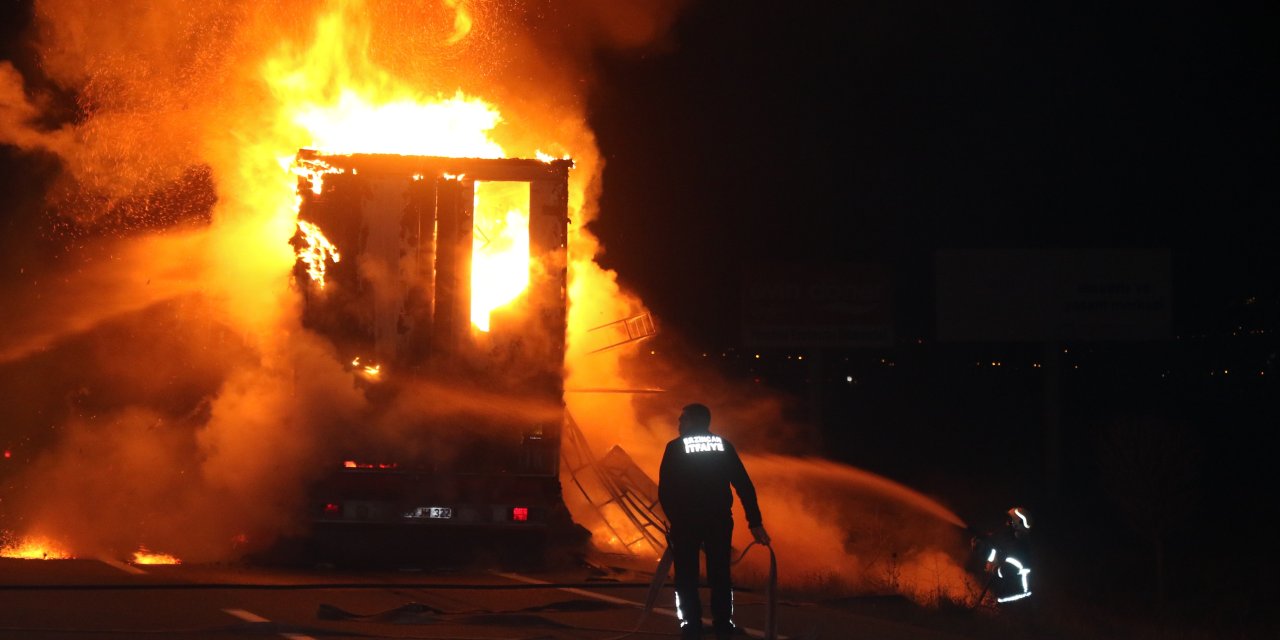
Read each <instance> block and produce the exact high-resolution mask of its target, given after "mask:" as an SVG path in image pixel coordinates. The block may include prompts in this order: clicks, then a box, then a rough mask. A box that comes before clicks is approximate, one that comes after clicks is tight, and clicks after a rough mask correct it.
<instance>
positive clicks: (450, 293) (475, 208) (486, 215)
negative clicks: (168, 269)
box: [293, 150, 572, 533]
mask: <svg viewBox="0 0 1280 640" xmlns="http://www.w3.org/2000/svg"><path fill="white" fill-rule="evenodd" d="M571 167H572V162H571V161H569V160H552V161H541V160H524V159H475V158H443V157H425V156H399V155H361V154H357V155H326V154H322V153H318V152H314V151H306V150H304V151H302V152H300V153H299V155H298V157H297V159H296V161H295V173H297V174H298V176H299V181H298V197H299V222H298V233H297V234H296V235H295V236H294V239H293V244H294V246H295V249H296V250H297V254H298V262H297V264H296V266H295V280H296V283H297V285H298V287H299V288H300V289H301V292H302V298H303V310H302V318H303V325H304V326H305V327H307V328H308V329H310V330H312V331H314V332H316V333H318V334H320V335H321V336H323V337H325V338H326V339H327V340H328V341H329V342H331V343H332V346H333V348H334V349H335V350H336V352H337V354H338V357H339V358H342V359H343V361H344V362H348V363H350V370H351V374H352V376H353V384H356V385H358V386H360V387H361V388H363V390H364V393H365V396H366V397H367V399H368V400H369V402H368V409H367V411H366V415H365V416H364V419H365V421H366V422H365V423H363V424H351V425H350V429H349V430H348V431H349V439H348V441H344V442H343V443H341V450H342V451H344V452H345V454H344V457H343V459H335V460H333V461H332V467H331V468H332V473H330V474H329V475H327V476H325V477H324V478H322V479H321V480H320V481H319V482H318V483H317V485H316V488H315V491H314V493H313V496H314V498H313V501H312V503H311V509H312V510H313V511H312V514H313V516H314V519H315V523H316V530H317V532H321V533H323V532H324V531H334V530H344V531H345V530H352V531H353V530H358V529H369V528H382V529H388V528H389V529H396V530H408V531H422V530H423V528H424V527H425V528H427V529H431V530H442V529H446V530H449V529H451V530H459V529H466V530H474V529H477V528H484V529H510V528H525V529H539V528H541V529H545V527H546V525H547V524H548V523H549V522H550V521H552V520H553V519H554V518H556V517H558V516H559V515H560V514H563V513H564V511H563V503H562V500H561V497H560V485H559V478H558V472H559V460H560V440H561V427H562V425H563V421H564V403H563V391H564V389H563V363H564V348H565V328H566V310H567V309H566V286H567V262H566V257H567V256H566V235H567V231H568V174H569V169H570V168H571ZM565 518H567V516H565Z"/></svg>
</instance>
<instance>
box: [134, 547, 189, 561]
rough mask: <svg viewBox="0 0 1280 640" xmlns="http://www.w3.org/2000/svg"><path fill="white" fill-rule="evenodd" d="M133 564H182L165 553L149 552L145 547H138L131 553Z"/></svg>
mask: <svg viewBox="0 0 1280 640" xmlns="http://www.w3.org/2000/svg"><path fill="white" fill-rule="evenodd" d="M132 562H133V564H182V561H181V560H179V559H178V558H176V557H174V556H171V555H169V554H167V553H158V552H155V551H150V550H148V549H147V548H146V547H138V550H137V551H134V552H133V561H132Z"/></svg>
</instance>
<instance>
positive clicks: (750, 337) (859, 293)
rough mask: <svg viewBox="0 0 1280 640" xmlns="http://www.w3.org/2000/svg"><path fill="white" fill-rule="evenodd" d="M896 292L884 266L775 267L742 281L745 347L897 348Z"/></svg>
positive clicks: (752, 273)
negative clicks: (893, 346) (895, 331)
mask: <svg viewBox="0 0 1280 640" xmlns="http://www.w3.org/2000/svg"><path fill="white" fill-rule="evenodd" d="M891 303H892V288H891V287H890V284H889V276H888V272H887V270H885V269H884V268H883V267H881V266H880V265H854V264H775V265H768V266H761V267H757V268H754V269H752V270H750V271H748V272H747V273H746V276H745V278H744V282H743V315H742V331H743V344H744V345H746V346H747V347H759V348H821V347H887V346H892V345H893V322H892V304H891Z"/></svg>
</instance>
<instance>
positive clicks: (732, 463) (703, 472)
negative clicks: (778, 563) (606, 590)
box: [658, 404, 769, 640]
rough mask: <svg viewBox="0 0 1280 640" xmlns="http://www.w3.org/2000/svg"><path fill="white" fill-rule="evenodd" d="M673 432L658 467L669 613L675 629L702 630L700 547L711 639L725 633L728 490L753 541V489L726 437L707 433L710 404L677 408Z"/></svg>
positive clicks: (757, 522)
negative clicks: (672, 577) (671, 590)
mask: <svg viewBox="0 0 1280 640" xmlns="http://www.w3.org/2000/svg"><path fill="white" fill-rule="evenodd" d="M679 427H680V437H678V438H676V439H675V440H672V441H671V442H669V443H667V449H666V451H665V452H664V453H663V455H662V467H661V469H660V471H659V474H658V499H659V501H660V502H661V503H662V509H663V511H665V512H666V514H667V518H668V519H669V520H670V521H671V532H670V537H669V540H668V542H669V544H670V546H671V551H672V555H673V559H674V561H675V567H676V613H677V615H678V616H679V618H680V632H681V636H682V637H683V638H685V639H686V640H688V639H690V638H700V637H701V636H702V602H701V601H700V600H699V597H698V550H699V548H705V550H706V554H707V582H708V584H709V585H710V587H711V615H712V619H713V620H714V628H715V632H716V638H717V639H724V638H728V637H729V636H731V635H732V634H733V631H734V626H733V620H732V617H733V588H732V587H731V586H730V583H729V552H730V546H729V545H730V537H731V536H732V534H733V513H732V507H733V494H731V493H730V492H729V485H733V488H734V489H736V490H737V492H738V499H739V500H741V501H742V508H743V510H745V511H746V514H747V525H748V526H749V527H750V528H751V535H752V536H753V537H754V538H755V540H756V542H759V543H760V544H763V545H768V544H769V534H768V533H766V532H765V530H764V526H763V524H761V519H760V506H759V505H758V504H757V503H756V490H755V487H754V486H753V485H752V484H751V478H750V477H748V476H747V470H746V468H745V467H743V466H742V460H741V459H740V458H739V457H738V452H737V450H735V449H734V448H733V445H732V444H730V443H729V441H728V440H725V439H724V438H722V437H720V436H718V435H712V433H711V431H710V428H711V410H710V409H708V408H707V407H706V406H704V405H701V404H691V405H688V406H686V407H685V408H684V410H683V411H682V412H681V413H680V424H679Z"/></svg>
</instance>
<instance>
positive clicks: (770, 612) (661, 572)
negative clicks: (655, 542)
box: [605, 542, 778, 640]
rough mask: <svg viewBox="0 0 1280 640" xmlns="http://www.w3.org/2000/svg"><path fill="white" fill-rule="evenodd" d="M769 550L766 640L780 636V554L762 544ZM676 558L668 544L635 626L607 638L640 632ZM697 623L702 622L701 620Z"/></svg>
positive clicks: (749, 547) (745, 553)
mask: <svg viewBox="0 0 1280 640" xmlns="http://www.w3.org/2000/svg"><path fill="white" fill-rule="evenodd" d="M757 544H759V543H757V542H752V543H751V544H749V545H747V548H746V549H743V550H742V553H741V554H739V555H738V558H737V559H736V560H734V561H733V562H732V563H731V564H733V565H737V564H738V563H739V562H742V559H743V558H745V557H747V552H749V551H751V548H752V547H754V546H756V545H757ZM760 546H762V547H764V548H765V549H768V550H769V582H768V583H767V584H766V585H765V609H764V640H777V638H778V616H777V612H778V555H777V554H776V553H774V551H773V546H771V545H760ZM673 562H674V558H673V557H672V555H671V545H667V549H666V551H664V552H663V553H662V558H661V559H660V560H658V568H657V570H655V571H654V573H653V580H651V581H650V582H649V592H648V594H646V595H645V599H644V607H643V608H642V609H641V611H640V618H639V619H637V620H636V625H635V627H634V628H633V629H632V630H631V631H628V632H627V633H624V634H622V635H620V636H613V637H611V638H606V639H605V640H622V639H623V638H629V637H631V636H633V635H635V634H637V633H639V632H640V627H642V626H644V621H645V619H647V618H648V617H649V614H650V613H652V612H653V607H654V605H656V604H657V602H658V594H659V592H661V591H662V586H663V584H665V583H666V581H667V575H668V574H669V573H670V572H671V565H672V563H673ZM696 624H702V621H701V620H698V621H696Z"/></svg>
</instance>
